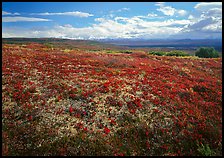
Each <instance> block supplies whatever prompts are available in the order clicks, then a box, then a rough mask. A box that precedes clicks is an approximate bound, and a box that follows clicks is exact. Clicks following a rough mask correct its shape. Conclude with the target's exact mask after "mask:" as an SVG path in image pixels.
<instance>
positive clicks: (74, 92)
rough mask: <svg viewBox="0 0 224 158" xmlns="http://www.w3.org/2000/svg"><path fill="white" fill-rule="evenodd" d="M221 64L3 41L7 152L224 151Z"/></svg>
mask: <svg viewBox="0 0 224 158" xmlns="http://www.w3.org/2000/svg"><path fill="white" fill-rule="evenodd" d="M221 67H222V59H221V58H217V59H201V58H197V57H169V56H153V55H148V54H147V53H144V52H138V51H137V50H136V51H133V53H130V54H129V53H115V54H108V53H103V52H101V51H95V52H89V51H85V50H75V49H73V50H70V51H64V50H63V49H60V48H48V47H47V46H44V45H41V44H35V43H31V44H27V45H15V44H4V45H3V50H2V103H3V104H2V126H3V127H2V132H3V135H2V145H3V147H2V149H3V155H120V156H122V155H133V156H134V155H148V156H153V155H160V156H161V155H202V154H203V153H206V151H204V150H200V149H201V148H200V149H199V147H201V146H203V145H204V146H206V147H207V148H208V149H209V153H213V155H221V152H222V68H221ZM207 148H206V149H207ZM201 151H203V152H201ZM210 151H211V152H210Z"/></svg>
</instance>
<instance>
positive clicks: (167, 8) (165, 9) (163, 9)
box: [155, 2, 187, 16]
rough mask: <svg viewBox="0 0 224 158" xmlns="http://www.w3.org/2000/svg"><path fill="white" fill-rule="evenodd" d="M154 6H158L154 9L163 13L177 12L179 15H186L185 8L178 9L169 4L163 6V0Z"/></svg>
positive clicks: (170, 14) (172, 13) (173, 13)
mask: <svg viewBox="0 0 224 158" xmlns="http://www.w3.org/2000/svg"><path fill="white" fill-rule="evenodd" d="M155 6H159V8H158V9H156V10H157V11H160V12H162V13H163V14H164V15H167V16H173V15H175V14H177V15H179V16H185V15H187V11H186V10H182V9H180V10H178V9H176V8H173V7H171V6H165V2H157V3H156V4H155Z"/></svg>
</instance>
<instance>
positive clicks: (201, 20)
mask: <svg viewBox="0 0 224 158" xmlns="http://www.w3.org/2000/svg"><path fill="white" fill-rule="evenodd" d="M221 7H222V4H221V2H220V3H219V2H209V3H204V2H203V3H198V4H196V5H195V7H194V8H195V10H196V12H194V13H192V14H190V15H189V16H188V20H190V24H189V25H186V26H185V27H184V28H183V29H182V30H181V31H180V33H179V34H177V35H175V36H174V37H182V38H183V37H186V36H189V37H191V38H194V37H197V38H199V37H200V38H222V8H221Z"/></svg>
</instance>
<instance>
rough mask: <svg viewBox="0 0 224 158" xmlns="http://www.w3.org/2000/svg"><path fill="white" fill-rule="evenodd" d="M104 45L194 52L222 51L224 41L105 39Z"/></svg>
mask: <svg viewBox="0 0 224 158" xmlns="http://www.w3.org/2000/svg"><path fill="white" fill-rule="evenodd" d="M98 41H100V42H103V43H108V44H114V45H118V46H128V47H138V48H139V47H142V48H147V47H149V48H150V47H162V48H175V49H189V50H194V49H197V48H199V47H214V48H215V49H216V50H217V51H222V39H104V40H98Z"/></svg>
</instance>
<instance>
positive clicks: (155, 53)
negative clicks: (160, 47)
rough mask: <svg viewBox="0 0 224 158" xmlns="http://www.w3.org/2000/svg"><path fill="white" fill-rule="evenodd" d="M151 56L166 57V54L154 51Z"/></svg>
mask: <svg viewBox="0 0 224 158" xmlns="http://www.w3.org/2000/svg"><path fill="white" fill-rule="evenodd" d="M149 54H151V55H158V56H164V55H166V52H156V51H152V52H149Z"/></svg>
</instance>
